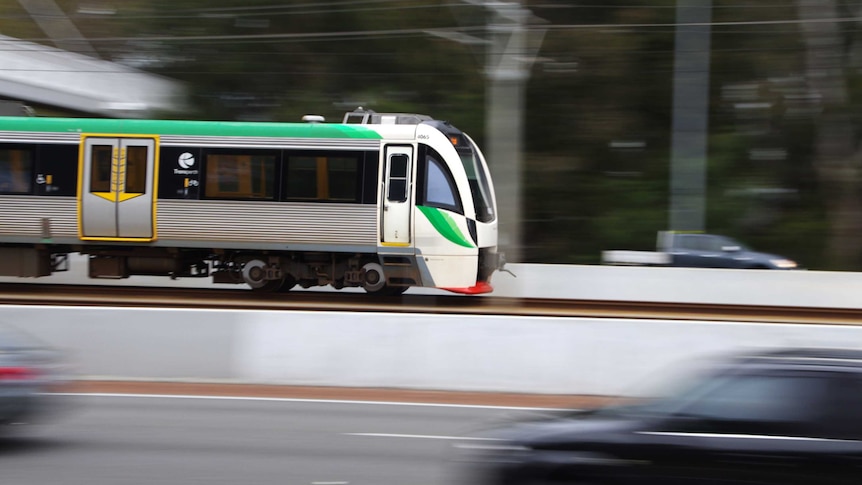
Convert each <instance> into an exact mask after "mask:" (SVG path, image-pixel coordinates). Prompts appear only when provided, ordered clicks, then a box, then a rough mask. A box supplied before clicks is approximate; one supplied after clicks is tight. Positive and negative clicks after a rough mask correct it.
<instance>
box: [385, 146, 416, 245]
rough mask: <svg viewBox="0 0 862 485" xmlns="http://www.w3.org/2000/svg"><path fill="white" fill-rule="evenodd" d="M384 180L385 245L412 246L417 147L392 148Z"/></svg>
mask: <svg viewBox="0 0 862 485" xmlns="http://www.w3.org/2000/svg"><path fill="white" fill-rule="evenodd" d="M385 153H386V165H385V169H384V179H383V215H382V216H381V229H382V230H381V236H382V242H383V245H384V246H408V245H409V244H410V213H411V206H412V203H411V198H410V193H411V188H412V185H413V183H412V180H411V175H412V173H413V147H412V146H409V145H388V146H387V147H386V150H385Z"/></svg>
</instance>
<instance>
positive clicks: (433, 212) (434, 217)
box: [416, 205, 475, 248]
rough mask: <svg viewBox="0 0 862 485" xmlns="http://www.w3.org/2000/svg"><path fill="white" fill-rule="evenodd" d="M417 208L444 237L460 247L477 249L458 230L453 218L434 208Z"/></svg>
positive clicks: (419, 206)
mask: <svg viewBox="0 0 862 485" xmlns="http://www.w3.org/2000/svg"><path fill="white" fill-rule="evenodd" d="M416 207H418V208H419V210H420V211H421V212H422V213H423V214H425V217H427V218H428V221H429V222H430V223H431V225H432V226H434V229H437V232H439V233H440V234H441V235H442V236H443V237H445V238H446V239H448V240H450V241H452V242H453V243H455V244H457V245H459V246H464V247H465V248H472V247H475V246H473V244H472V243H471V242H470V241H469V240H467V238H465V237H464V234H463V233H462V232H461V230H460V229H458V225H457V224H455V221H454V220H453V219H452V216H450V215H449V214H446V213H445V212H443V211H441V210H440V209H436V208H434V207H425V206H423V205H417V206H416Z"/></svg>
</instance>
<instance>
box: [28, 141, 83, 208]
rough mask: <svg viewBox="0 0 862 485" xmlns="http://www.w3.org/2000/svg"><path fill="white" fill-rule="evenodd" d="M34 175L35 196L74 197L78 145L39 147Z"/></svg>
mask: <svg viewBox="0 0 862 485" xmlns="http://www.w3.org/2000/svg"><path fill="white" fill-rule="evenodd" d="M35 173H36V184H37V185H36V193H37V194H39V195H49V196H66V197H70V196H75V194H77V193H78V145H55V144H53V143H49V144H43V145H39V146H38V147H37V149H36V168H35Z"/></svg>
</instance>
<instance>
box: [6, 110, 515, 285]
mask: <svg viewBox="0 0 862 485" xmlns="http://www.w3.org/2000/svg"><path fill="white" fill-rule="evenodd" d="M70 253H82V254H85V255H88V261H89V276H90V277H92V278H126V277H129V276H132V275H161V276H168V277H172V278H183V277H209V276H211V277H212V278H213V281H214V282H217V283H238V284H242V283H245V284H248V285H249V286H251V287H252V288H254V289H256V290H261V291H273V290H288V289H290V288H292V287H294V286H295V285H300V286H302V287H305V288H308V287H313V286H323V285H332V286H333V287H335V288H339V289H340V288H343V287H363V288H365V290H366V291H368V292H369V293H375V294H399V293H401V292H403V291H404V290H406V289H407V288H409V287H411V286H417V287H433V288H443V289H447V290H451V291H454V292H460V293H468V294H475V293H486V292H489V291H491V290H492V288H491V286H490V284H489V279H490V277H491V274H492V273H493V272H494V271H495V270H497V269H498V268H500V267H501V266H502V264H503V262H502V256H501V255H500V254H498V252H497V214H496V203H495V198H494V187H493V184H492V182H491V177H490V175H489V172H488V165H487V163H486V161H485V160H484V158H483V156H482V153H481V152H480V151H479V149H478V148H477V147H476V145H475V144H474V143H473V141H472V140H471V139H470V138H469V137H468V136H467V135H466V134H464V133H463V132H461V131H459V130H458V129H456V128H455V127H453V126H452V125H450V124H448V123H446V122H443V121H437V120H433V119H431V118H429V117H427V116H423V115H408V114H379V113H375V112H373V111H364V110H357V111H355V112H352V113H348V114H347V115H346V116H345V118H344V120H343V122H342V123H320V122H309V123H254V122H209V121H168V120H116V119H91V118H38V117H36V118H22V117H0V275H3V276H21V277H38V276H46V275H49V274H51V273H52V272H55V271H62V270H64V269H66V268H68V255H69V254H70Z"/></svg>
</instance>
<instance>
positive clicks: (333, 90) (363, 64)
mask: <svg viewBox="0 0 862 485" xmlns="http://www.w3.org/2000/svg"><path fill="white" fill-rule="evenodd" d="M57 3H58V4H59V5H60V6H61V7H62V8H63V9H64V10H65V11H66V12H67V13H68V14H69V15H70V18H71V19H72V20H73V21H74V22H75V24H76V25H77V26H78V28H79V29H80V30H81V31H82V32H83V33H84V34H85V35H86V36H87V37H88V38H89V39H90V40H91V41H92V42H93V44H94V46H95V47H96V48H97V50H98V51H99V53H100V55H102V57H104V58H105V59H110V60H114V61H117V62H121V63H125V64H128V65H134V66H137V67H139V68H141V69H145V70H148V71H151V72H155V73H159V74H162V75H164V76H168V77H171V78H174V79H179V80H181V81H183V82H185V83H187V84H188V86H189V87H190V91H191V93H193V100H192V101H193V103H194V106H195V110H194V111H193V112H189V113H184V114H182V116H183V117H188V118H203V119H250V120H280V121H297V120H299V119H300V117H301V116H302V115H304V114H309V113H315V114H321V115H324V116H326V118H327V120H329V121H336V120H340V119H341V117H342V116H343V113H344V112H345V111H349V110H352V109H353V108H355V107H356V106H360V105H362V106H365V107H368V108H371V109H375V110H377V111H381V112H383V111H403V112H419V113H427V114H431V115H433V116H435V117H436V118H440V119H447V120H449V121H451V122H452V123H453V124H455V125H456V126H458V127H460V128H461V129H463V130H465V131H467V132H468V133H470V134H471V135H472V136H473V137H474V138H475V139H476V140H477V141H478V142H479V143H480V144H481V143H482V141H483V138H484V136H483V135H484V133H483V131H484V112H485V98H484V93H485V82H486V81H485V79H484V76H483V65H484V62H485V57H484V56H485V53H484V46H483V45H481V44H475V45H471V44H464V43H459V42H455V41H452V40H447V39H445V38H441V37H439V36H433V35H429V33H428V31H430V30H433V29H456V28H461V29H464V30H463V32H465V33H467V34H469V35H472V36H483V35H484V33H485V30H484V29H485V26H486V22H487V20H488V19H487V13H486V12H485V10H484V8H482V7H480V6H476V5H470V4H468V3H467V2H458V1H452V0H386V1H383V0H376V1H375V0H364V1H357V0H322V1H320V2H309V1H307V0H292V1H290V0H123V1H122V2H120V1H108V0H101V1H100V0H88V1H85V0H80V1H79V0H58V1H57ZM522 3H523V4H524V6H526V7H527V8H530V9H531V11H532V12H533V13H534V14H535V15H536V16H538V17H540V18H542V19H544V20H545V21H547V22H548V23H547V26H549V27H550V28H549V30H548V31H547V33H546V34H545V37H544V39H543V43H542V47H541V51H540V52H539V54H538V56H539V59H538V61H537V62H536V63H535V65H534V67H533V69H532V77H531V78H530V81H529V84H528V87H527V111H526V113H525V116H526V125H525V126H526V150H527V153H526V154H525V157H524V160H525V165H524V167H523V181H524V182H523V186H524V190H525V197H524V200H525V208H524V209H525V210H524V216H525V220H524V233H525V234H528V235H529V238H528V240H527V241H525V260H527V261H530V262H544V263H596V262H598V258H599V255H600V252H601V251H602V250H604V249H644V250H648V249H651V248H654V247H655V238H656V231H659V230H663V229H667V224H668V207H669V195H668V188H669V180H668V176H669V160H670V127H671V109H672V106H671V104H672V90H673V85H672V77H673V66H674V58H673V55H674V28H673V24H674V22H675V14H676V12H675V5H676V4H675V2H673V1H669V0H607V1H604V2H573V1H570V0H541V1H539V0H530V1H524V2H522ZM713 5H714V8H713V21H714V22H715V23H716V24H715V26H714V27H713V30H712V48H711V52H710V53H709V55H710V56H711V66H712V67H711V79H710V93H711V94H710V96H711V103H710V104H711V110H710V122H709V127H710V142H709V157H708V194H707V196H708V198H707V215H706V221H707V227H706V230H707V231H708V232H713V233H720V234H726V235H729V236H732V237H735V238H738V239H740V240H741V241H743V242H745V243H746V244H749V245H751V246H752V247H754V248H757V249H760V250H763V251H769V252H775V253H778V254H782V255H785V256H788V257H792V258H794V259H797V260H798V261H799V262H800V263H801V264H802V265H803V266H805V267H808V268H830V269H847V270H862V267H855V266H854V265H855V263H852V262H847V264H845V265H835V264H834V263H830V262H829V261H830V258H829V255H828V254H826V251H827V249H826V248H827V245H826V244H825V239H826V234H827V232H828V224H829V222H828V220H829V214H828V211H827V209H826V207H827V206H828V204H827V203H826V201H827V199H828V196H829V194H828V193H824V191H823V189H822V187H821V184H820V183H819V182H818V174H817V172H816V171H815V167H814V160H813V158H814V153H815V151H814V148H813V147H814V145H815V143H816V128H817V126H816V121H817V113H818V111H817V109H818V107H817V106H816V101H811V100H810V99H808V98H806V96H810V95H811V93H810V91H808V90H807V87H806V83H805V80H804V74H805V64H804V58H805V46H804V40H803V38H802V36H801V35H800V34H799V29H798V26H797V25H796V24H794V23H771V22H772V21H776V20H794V19H796V18H797V13H796V8H795V3H794V2H792V1H791V2H782V3H771V4H769V5H767V4H764V2H760V1H757V0H714V1H713ZM99 9H101V13H102V14H93V13H92V12H94V11H95V12H98V11H99ZM757 22H761V23H757ZM763 22H766V23H763ZM853 25H855V24H853ZM849 27H850V25H849V24H848V28H849ZM0 31H2V32H3V33H4V34H6V35H10V36H15V37H20V38H24V39H41V38H42V37H43V34H41V32H40V31H39V30H38V27H37V26H36V25H35V24H34V23H33V22H32V21H31V20H29V18H28V17H27V16H26V15H25V14H24V13H23V10H22V9H21V8H20V7H19V6H17V3H16V2H2V3H0ZM41 41H44V39H41ZM704 55H706V53H704ZM860 81H862V77H860V75H859V74H858V72H856V71H853V72H850V74H849V75H848V76H847V86H848V92H849V93H850V100H849V101H848V107H847V108H848V112H850V113H854V116H855V117H856V118H858V117H859V115H858V113H859V112H860V111H859V110H858V109H855V108H856V107H857V106H858V105H859V104H860V103H862V82H860ZM806 99H808V100H807V101H806ZM812 103H814V104H812ZM743 107H745V108H743ZM490 163H491V164H492V170H493V160H491V161H490Z"/></svg>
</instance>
